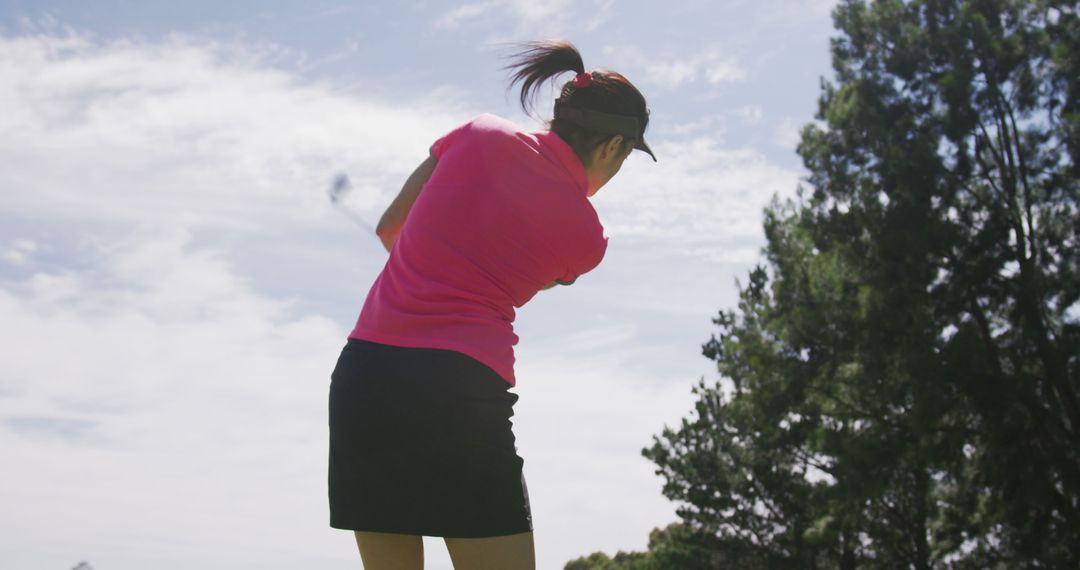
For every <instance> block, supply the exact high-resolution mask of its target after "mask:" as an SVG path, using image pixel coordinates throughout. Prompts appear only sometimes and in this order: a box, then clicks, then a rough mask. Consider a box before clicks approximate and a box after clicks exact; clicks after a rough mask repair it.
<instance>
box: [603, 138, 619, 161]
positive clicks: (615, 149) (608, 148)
mask: <svg viewBox="0 0 1080 570" xmlns="http://www.w3.org/2000/svg"><path fill="white" fill-rule="evenodd" d="M622 143H623V136H622V135H615V136H613V137H611V138H610V139H608V140H607V141H606V142H605V143H604V152H603V154H602V156H603V157H604V158H607V157H609V156H619V151H620V150H622Z"/></svg>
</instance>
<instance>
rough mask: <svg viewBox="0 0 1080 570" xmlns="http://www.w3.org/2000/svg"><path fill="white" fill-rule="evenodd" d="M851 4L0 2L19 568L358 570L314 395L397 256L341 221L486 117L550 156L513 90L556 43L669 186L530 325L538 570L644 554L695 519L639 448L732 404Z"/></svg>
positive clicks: (11, 494) (4, 270) (3, 301)
mask: <svg viewBox="0 0 1080 570" xmlns="http://www.w3.org/2000/svg"><path fill="white" fill-rule="evenodd" d="M832 4H833V2H831V1H818V0H803V1H795V0H759V1H756V2H751V1H730V2H724V3H717V2H703V1H702V2H671V3H665V4H660V3H646V2H620V1H614V0H595V1H581V2H574V1H570V0H557V1H552V2H547V3H543V4H538V3H532V2H525V1H522V0H489V1H480V2H474V3H453V2H413V3H409V2H393V3H391V2H380V3H370V2H365V3H354V4H350V3H342V2H305V3H299V2H296V3H283V2H231V3H220V2H184V3H176V2H134V1H131V2H94V3H92V4H91V3H85V2H74V1H73V2H42V1H35V2H12V1H0V74H2V75H3V76H4V77H5V81H3V82H0V105H2V107H3V108H4V109H5V111H4V113H3V114H0V134H2V135H3V136H0V322H3V323H4V326H3V327H2V328H0V334H2V335H3V338H2V340H3V341H4V343H5V346H6V347H7V349H6V351H5V356H4V357H3V358H0V445H2V446H3V449H4V450H5V455H6V457H7V458H8V460H7V461H5V463H6V466H5V469H4V471H3V473H2V474H0V483H2V484H0V504H4V505H5V508H4V509H3V511H2V512H0V532H2V533H3V534H4V536H5V537H6V538H5V540H4V541H3V544H0V562H2V564H0V565H3V566H5V567H7V566H11V567H25V568H65V567H71V566H74V565H75V564H76V563H77V562H78V561H79V560H84V559H85V560H89V561H90V562H91V563H92V564H94V566H95V567H96V568H99V569H118V568H132V569H133V568H145V567H148V566H150V565H153V566H154V567H155V568H188V567H192V566H198V567H207V561H209V560H213V561H216V562H215V564H216V565H220V566H222V567H224V566H228V567H230V568H249V567H250V568H255V567H259V568H278V567H280V568H295V567H313V566H315V565H318V566H319V567H325V568H349V567H355V566H356V563H357V555H356V552H355V546H354V544H353V542H352V538H351V536H350V535H349V534H348V533H346V532H344V531H338V530H334V529H330V528H329V527H328V525H327V510H326V504H325V491H326V489H325V469H326V439H327V433H326V427H325V425H326V424H325V422H326V396H327V391H328V388H329V373H330V370H331V369H332V367H333V364H334V362H335V360H336V357H337V354H338V352H339V351H340V349H341V346H342V345H343V344H344V338H345V336H346V335H347V334H348V332H349V331H350V330H351V328H352V325H353V323H354V322H355V319H356V316H357V314H358V312H359V309H360V306H361V304H362V302H363V299H364V296H365V295H366V293H367V288H368V287H369V286H370V284H371V282H372V281H373V280H374V279H375V277H376V276H377V274H378V272H379V270H380V269H381V268H382V265H383V263H385V260H386V253H385V251H383V250H382V248H381V246H380V245H379V244H378V242H377V241H376V240H375V239H374V238H373V237H372V236H370V235H368V234H367V233H366V232H365V231H364V230H363V229H362V228H361V226H360V225H359V224H357V223H355V222H354V221H353V219H352V217H358V218H360V219H363V220H367V221H369V222H373V221H375V220H377V219H378V216H379V214H380V213H381V211H382V209H383V208H385V206H386V205H387V204H388V203H389V201H390V199H391V198H392V197H393V196H394V195H395V194H396V192H397V190H398V189H399V188H400V186H401V184H402V182H403V181H404V179H405V177H406V176H407V174H408V173H409V172H410V171H411V170H412V168H413V167H415V166H416V164H418V163H419V162H420V161H421V160H422V159H423V158H424V156H425V155H426V152H427V148H428V146H429V145H430V144H431V142H432V141H433V140H435V138H437V137H438V136H440V135H441V134H443V133H445V132H446V131H447V130H449V129H450V128H452V127H453V126H455V125H457V124H459V123H461V122H463V121H465V120H467V119H469V118H471V117H472V116H475V115H476V114H478V113H481V112H491V113H495V114H498V115H501V116H504V117H507V118H509V119H511V120H514V121H517V122H518V123H519V124H521V125H523V126H526V127H529V128H532V129H540V128H542V127H541V125H540V123H539V122H537V121H536V120H535V119H533V118H530V117H527V116H525V115H523V114H522V113H521V111H520V109H518V108H517V107H516V97H515V96H514V94H513V93H508V92H507V90H506V73H505V71H503V70H501V69H500V67H501V66H502V65H503V64H504V63H505V60H504V59H503V56H505V55H506V54H507V50H506V48H505V43H506V42H512V41H520V40H528V39H537V38H541V37H565V38H568V39H570V40H571V41H573V42H574V43H575V44H576V45H577V46H578V48H579V49H580V50H581V52H582V54H583V56H584V60H585V63H586V66H587V67H589V68H591V69H592V68H611V69H615V70H618V71H619V72H621V73H623V74H624V75H626V76H627V77H629V78H630V79H631V80H632V81H633V82H634V83H635V84H636V85H637V86H638V87H639V88H640V89H641V90H642V92H643V93H644V94H645V95H646V97H647V98H648V101H649V105H650V107H651V109H652V115H651V117H652V120H651V123H650V127H649V128H650V130H649V133H648V137H649V140H650V143H651V145H652V147H653V149H654V150H655V151H656V154H657V156H658V157H659V160H660V162H658V163H653V162H652V161H651V160H650V159H648V157H647V156H644V155H643V154H641V153H635V155H634V156H632V157H631V159H629V160H628V161H627V163H626V165H625V166H624V167H623V169H622V171H621V172H620V174H619V175H618V176H617V177H616V178H615V179H614V180H613V181H612V182H611V183H610V184H609V185H607V186H605V187H604V188H603V189H602V190H601V191H600V193H598V194H597V195H596V197H595V198H594V202H593V203H594V205H595V206H596V208H597V211H598V212H599V214H600V217H601V220H602V222H603V223H604V225H605V228H606V230H607V233H608V235H609V236H610V242H609V248H608V253H607V256H606V258H605V260H604V262H603V263H602V264H601V265H600V266H599V267H598V268H597V269H596V270H594V271H593V272H592V273H590V274H588V275H586V276H583V277H582V278H581V279H579V280H578V282H577V283H575V284H574V285H573V286H571V287H558V288H555V289H552V290H550V291H546V292H542V293H541V294H539V295H537V297H536V298H534V299H533V300H532V301H531V302H530V303H529V304H528V305H526V306H525V307H524V308H522V309H521V310H520V311H519V312H518V319H517V322H516V323H515V329H516V332H517V333H518V335H519V336H520V337H521V343H520V344H519V345H518V347H517V376H518V385H517V386H516V387H515V388H514V391H515V392H517V393H518V394H519V395H520V400H519V401H518V403H517V405H516V406H515V412H516V413H515V416H514V418H513V420H514V431H515V434H516V435H517V438H518V448H519V453H520V454H521V456H522V457H523V458H524V459H525V466H524V469H525V476H526V479H527V480H528V483H529V491H530V497H531V499H532V503H533V518H534V523H535V525H536V530H535V532H536V545H537V556H538V565H539V567H540V568H556V567H561V565H562V564H563V563H564V562H565V561H566V560H568V559H570V558H574V557H577V556H582V555H587V554H588V553H590V552H593V551H595V550H604V551H607V552H608V553H609V554H613V553H614V552H615V551H617V550H620V549H621V550H643V549H645V547H646V544H647V540H648V532H649V531H650V530H651V529H652V528H654V527H657V526H663V525H665V524H667V523H669V522H674V521H676V520H677V517H676V515H675V508H676V506H677V505H674V504H671V503H669V502H668V501H667V500H666V499H664V498H663V496H662V495H661V493H660V491H661V487H662V480H661V479H659V478H658V477H657V476H656V475H655V474H654V473H653V465H652V464H651V463H650V462H648V460H646V459H644V458H642V457H641V455H640V450H641V448H643V447H646V446H648V445H650V443H651V440H652V435H653V434H658V433H660V431H661V430H662V429H663V427H664V426H665V425H670V426H675V425H678V424H679V421H680V419H681V418H682V417H685V416H688V415H689V414H690V413H691V411H692V404H693V396H692V394H691V391H690V390H691V387H692V386H693V385H694V384H696V383H697V381H698V380H699V379H700V378H701V377H705V378H706V379H708V380H709V381H715V380H718V378H717V377H716V373H715V371H714V369H713V367H712V366H711V363H710V362H709V361H708V360H706V359H704V358H703V357H702V356H701V350H700V346H701V344H702V343H703V342H705V341H706V340H708V338H709V335H710V334H711V333H712V331H713V325H712V324H711V322H710V318H711V317H712V316H713V315H714V314H715V313H716V311H717V310H719V309H730V308H733V307H734V306H735V304H736V288H735V279H739V280H740V281H741V282H745V281H746V278H745V275H746V273H747V271H748V270H749V269H750V268H751V267H752V266H753V265H754V263H755V262H758V261H759V260H760V255H759V251H758V250H759V248H760V247H761V246H762V245H763V244H764V238H763V234H762V231H761V219H762V216H761V210H762V208H763V207H764V206H765V205H766V204H767V203H768V201H769V199H770V197H771V196H772V195H774V194H776V195H778V196H780V197H781V198H786V197H792V196H794V194H795V189H796V186H797V185H798V183H799V178H800V176H802V175H803V174H804V173H803V171H802V167H801V162H800V160H799V158H798V156H797V155H796V154H795V152H794V148H795V144H796V142H797V132H798V129H799V127H800V126H801V125H803V124H805V123H807V122H810V121H812V120H813V114H814V111H815V109H816V101H817V97H818V94H819V82H820V78H821V77H823V76H824V77H830V76H831V73H830V70H829V53H828V46H829V37H830V36H831V35H832V29H831V21H830V18H829V11H830V8H831V6H832ZM566 79H569V76H567V77H566ZM552 98H553V95H552V94H551V93H548V94H545V95H544V97H542V98H541V99H540V100H538V104H537V109H538V111H539V113H540V114H541V118H549V114H550V102H551V100H552ZM338 173H345V174H347V175H348V176H349V179H350V181H351V183H352V187H353V188H352V190H351V191H350V194H349V195H348V197H347V199H346V201H345V204H344V206H343V207H344V208H345V210H341V209H338V208H335V207H334V206H333V205H332V204H331V203H330V201H329V200H328V196H327V190H328V188H329V185H330V183H331V180H332V179H333V177H334V176H335V175H337V174H338ZM425 547H426V557H427V561H428V566H427V567H428V568H435V569H438V568H450V563H449V558H448V557H447V556H446V553H445V547H444V546H443V545H442V543H441V541H439V540H438V539H435V538H426V539H425ZM65 565H67V566H65Z"/></svg>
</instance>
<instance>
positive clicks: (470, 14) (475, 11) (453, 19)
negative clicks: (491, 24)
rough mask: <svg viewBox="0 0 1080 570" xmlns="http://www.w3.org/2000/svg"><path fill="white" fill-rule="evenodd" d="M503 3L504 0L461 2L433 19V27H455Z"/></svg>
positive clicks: (489, 11) (485, 13) (501, 5)
mask: <svg viewBox="0 0 1080 570" xmlns="http://www.w3.org/2000/svg"><path fill="white" fill-rule="evenodd" d="M505 4H506V2H505V1H504V0H489V1H487V2H473V3H470V4H462V5H461V6H458V7H457V8H454V9H453V10H450V11H449V12H446V13H445V14H443V15H442V16H439V18H438V19H437V20H435V27H436V28H442V29H453V28H457V27H458V26H460V25H461V24H462V22H465V21H467V20H472V19H475V18H479V17H481V16H484V15H487V14H489V13H491V12H492V11H493V10H496V9H498V8H501V7H503V6H504V5H505Z"/></svg>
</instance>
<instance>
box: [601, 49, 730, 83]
mask: <svg viewBox="0 0 1080 570" xmlns="http://www.w3.org/2000/svg"><path fill="white" fill-rule="evenodd" d="M603 53H604V55H605V56H607V57H609V58H613V59H616V60H619V62H620V63H619V65H618V67H619V69H624V68H626V69H631V70H632V69H634V68H637V69H640V70H642V72H643V76H644V80H645V81H646V82H648V83H651V84H653V85H656V86H657V87H660V88H665V89H675V88H677V87H680V86H682V85H683V84H685V83H693V82H696V81H698V80H703V81H705V82H707V83H709V84H710V85H717V84H720V83H728V82H736V81H744V80H746V79H747V78H748V77H749V73H748V72H747V71H746V69H745V67H744V66H743V65H741V64H740V62H739V60H738V58H737V57H736V56H735V55H734V54H732V53H726V52H725V51H723V50H721V49H719V48H707V49H703V50H699V51H698V52H697V53H696V54H695V55H692V56H679V55H670V54H660V55H658V54H653V53H650V54H646V53H644V52H642V51H641V50H640V49H638V48H636V47H628V46H607V47H605V48H604V50H603Z"/></svg>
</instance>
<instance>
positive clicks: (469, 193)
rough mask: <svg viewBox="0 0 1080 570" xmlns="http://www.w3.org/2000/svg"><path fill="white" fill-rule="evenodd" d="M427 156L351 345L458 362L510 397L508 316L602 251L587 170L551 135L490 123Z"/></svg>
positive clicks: (462, 132) (463, 131) (464, 129)
mask: <svg viewBox="0 0 1080 570" xmlns="http://www.w3.org/2000/svg"><path fill="white" fill-rule="evenodd" d="M431 151H432V155H433V156H435V158H436V159H438V164H437V166H436V168H435V170H434V172H433V173H432V175H431V178H430V179H429V180H428V182H427V183H426V184H425V185H424V188H423V191H422V192H421V193H420V195H419V197H418V198H417V200H416V202H415V204H413V206H412V209H411V211H410V212H409V217H408V218H407V220H406V222H405V225H404V226H403V227H402V229H401V233H400V235H399V236H398V238H397V241H396V243H395V244H394V247H393V250H392V252H391V255H390V259H389V260H388V261H387V264H386V266H385V267H384V268H383V271H382V273H381V274H380V275H379V277H378V279H377V280H376V281H375V283H374V285H373V286H372V288H371V291H370V292H369V294H368V297H367V300H366V302H365V304H364V308H363V310H362V311H361V314H360V317H359V319H358V320H357V324H356V327H355V329H354V330H353V332H352V333H351V334H350V335H349V336H350V337H351V338H360V339H364V340H370V341H373V342H383V343H387V344H395V345H398V346H412V347H429V348H444V349H448V350H456V351H459V352H463V353H465V354H468V355H469V356H472V357H473V358H476V359H477V360H479V361H480V362H482V363H484V364H486V365H487V366H489V367H491V368H492V369H494V370H495V371H496V372H498V373H499V375H500V376H502V377H503V378H504V379H505V380H506V381H507V382H508V383H510V384H511V385H514V384H515V378H514V373H513V363H514V356H513V345H515V344H516V343H517V336H516V335H515V334H514V332H513V327H512V322H513V320H514V315H515V311H514V309H515V307H521V306H522V305H524V304H525V303H526V302H528V300H529V299H531V298H532V297H533V296H534V295H535V294H536V293H537V291H539V290H540V289H541V288H543V287H544V286H545V285H547V284H549V283H551V282H552V281H560V282H572V281H573V280H574V279H576V278H577V276H579V275H581V274H583V273H585V272H587V271H589V270H591V269H592V268H594V267H595V266H596V265H597V264H599V263H600V261H601V259H602V258H603V255H604V252H605V250H606V246H607V240H606V238H605V237H604V235H603V227H602V226H601V224H600V221H599V219H598V218H597V215H596V212H595V210H593V208H592V206H591V204H590V203H589V200H588V197H587V180H586V172H585V168H584V167H583V166H582V163H581V161H580V159H579V158H578V157H577V156H576V155H575V154H574V151H573V149H572V148H571V147H570V146H569V145H568V144H567V143H566V142H565V141H563V140H562V139H561V138H560V137H559V136H558V135H557V134H555V133H553V132H550V131H546V132H536V133H526V132H522V131H520V129H519V128H518V127H517V126H516V125H514V124H513V123H511V122H509V121H506V120H504V119H501V118H499V117H496V116H494V115H487V114H485V115H480V116H479V117H477V118H475V119H473V120H471V121H469V122H467V123H465V124H464V125H462V126H460V127H458V128H456V129H454V130H453V131H451V132H450V133H448V134H447V135H446V136H444V137H442V138H441V139H439V140H438V141H436V142H435V144H434V145H432V149H431Z"/></svg>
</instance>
